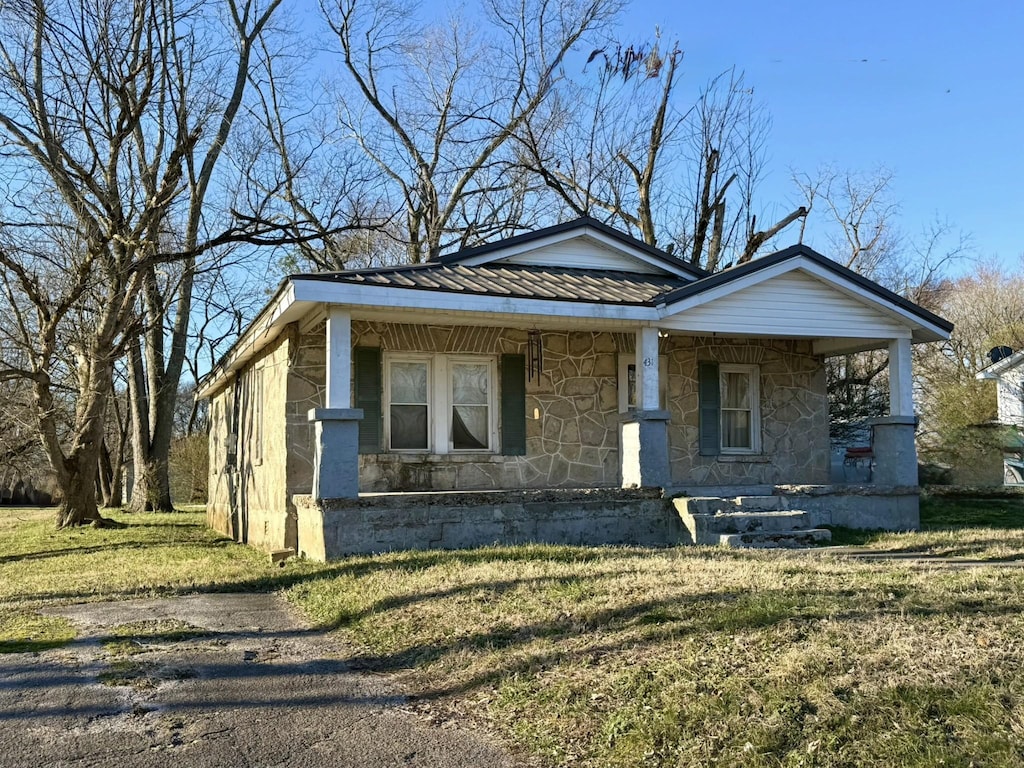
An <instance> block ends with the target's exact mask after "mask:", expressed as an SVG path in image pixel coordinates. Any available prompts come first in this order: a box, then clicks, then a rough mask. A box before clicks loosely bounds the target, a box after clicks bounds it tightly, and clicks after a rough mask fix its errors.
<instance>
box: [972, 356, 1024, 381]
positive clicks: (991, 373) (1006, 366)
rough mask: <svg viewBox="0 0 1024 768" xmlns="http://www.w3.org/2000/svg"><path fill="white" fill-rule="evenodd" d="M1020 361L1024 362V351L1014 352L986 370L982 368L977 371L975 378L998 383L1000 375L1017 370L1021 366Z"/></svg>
mask: <svg viewBox="0 0 1024 768" xmlns="http://www.w3.org/2000/svg"><path fill="white" fill-rule="evenodd" d="M1021 361H1024V349H1022V350H1021V351H1019V352H1014V353H1013V354H1012V355H1009V356H1008V357H1004V358H1003V359H1002V360H999V361H998V362H995V363H992V364H991V365H989V366H988V367H987V368H983V369H982V370H980V371H978V373H977V374H976V375H975V378H976V379H979V380H984V379H990V380H993V381H998V380H999V378H1000V375H1001V374H1004V373H1007V372H1008V371H1011V370H1013V369H1014V368H1017V367H1018V366H1019V365H1020V364H1021Z"/></svg>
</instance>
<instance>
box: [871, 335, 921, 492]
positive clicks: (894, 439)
mask: <svg viewBox="0 0 1024 768" xmlns="http://www.w3.org/2000/svg"><path fill="white" fill-rule="evenodd" d="M870 424H871V446H872V448H873V453H874V455H875V468H874V472H873V473H872V478H873V480H874V482H875V484H877V485H888V486H903V487H912V486H916V485H917V446H916V445H915V443H914V433H915V431H916V429H917V419H915V418H914V385H913V371H912V370H911V364H910V338H909V337H908V338H905V339H892V340H891V341H890V342H889V415H888V416H883V417H882V418H880V419H872V420H871V422H870Z"/></svg>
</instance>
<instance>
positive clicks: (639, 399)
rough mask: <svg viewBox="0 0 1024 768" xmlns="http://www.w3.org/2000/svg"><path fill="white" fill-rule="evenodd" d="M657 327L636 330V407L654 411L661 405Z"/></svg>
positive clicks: (640, 409)
mask: <svg viewBox="0 0 1024 768" xmlns="http://www.w3.org/2000/svg"><path fill="white" fill-rule="evenodd" d="M658 376H659V373H658V329H657V328H641V329H639V330H638V331H637V332H636V408H637V410H638V411H656V410H658V409H659V408H660V407H661V405H660V403H659V402H658V401H659V399H660V398H659V397H658V393H659V392H660V390H661V383H660V382H659V381H658Z"/></svg>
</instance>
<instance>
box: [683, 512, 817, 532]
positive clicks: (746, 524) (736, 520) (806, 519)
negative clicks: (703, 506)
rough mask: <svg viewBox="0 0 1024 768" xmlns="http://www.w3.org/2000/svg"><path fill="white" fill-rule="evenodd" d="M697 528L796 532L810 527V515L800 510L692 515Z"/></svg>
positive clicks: (732, 530)
mask: <svg viewBox="0 0 1024 768" xmlns="http://www.w3.org/2000/svg"><path fill="white" fill-rule="evenodd" d="M693 517H694V518H700V519H699V521H698V526H699V527H700V528H703V529H704V530H705V531H708V532H710V533H715V534H718V533H757V532H759V531H798V530H802V529H807V528H810V527H811V522H810V515H808V514H807V513H806V512H803V511H801V510H788V511H785V512H722V513H719V514H717V515H693Z"/></svg>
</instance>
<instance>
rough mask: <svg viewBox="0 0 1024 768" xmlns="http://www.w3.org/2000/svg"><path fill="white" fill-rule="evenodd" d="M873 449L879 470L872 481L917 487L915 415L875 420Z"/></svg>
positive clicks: (878, 483) (876, 466)
mask: <svg viewBox="0 0 1024 768" xmlns="http://www.w3.org/2000/svg"><path fill="white" fill-rule="evenodd" d="M868 424H870V425H871V435H872V437H871V446H872V452H873V453H874V455H875V469H874V472H872V475H871V479H872V481H873V482H874V483H875V484H876V485H898V486H916V485H917V446H916V445H915V444H914V432H915V431H916V429H917V419H916V418H914V417H913V416H883V417H882V418H878V419H871V420H870V421H869V422H868Z"/></svg>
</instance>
